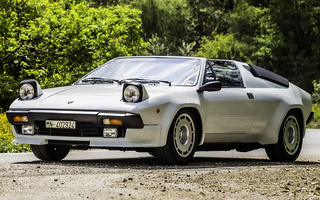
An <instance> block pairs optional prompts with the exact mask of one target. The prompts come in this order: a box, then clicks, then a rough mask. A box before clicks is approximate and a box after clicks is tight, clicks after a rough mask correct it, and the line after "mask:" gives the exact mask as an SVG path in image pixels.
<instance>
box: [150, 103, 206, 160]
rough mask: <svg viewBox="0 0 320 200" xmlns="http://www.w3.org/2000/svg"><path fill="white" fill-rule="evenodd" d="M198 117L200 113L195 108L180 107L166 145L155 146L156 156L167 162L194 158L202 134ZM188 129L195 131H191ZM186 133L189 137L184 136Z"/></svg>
mask: <svg viewBox="0 0 320 200" xmlns="http://www.w3.org/2000/svg"><path fill="white" fill-rule="evenodd" d="M198 117H199V113H197V112H195V111H194V110H193V109H188V108H183V109H180V110H179V111H178V112H177V113H176V115H175V117H174V118H173V120H172V121H171V123H170V128H169V131H168V135H167V139H166V140H167V142H166V145H165V146H163V147H160V148H155V151H154V153H155V155H156V157H157V158H159V159H160V160H162V161H163V162H165V163H167V164H186V163H187V162H189V161H190V160H191V159H192V158H193V155H194V153H195V151H196V148H197V146H198V145H199V139H200V138H199V137H200V136H201V132H200V130H202V128H200V127H201V125H200V126H199V118H198ZM188 130H193V131H191V132H190V133H189V131H188ZM184 133H188V134H186V135H187V137H184V135H185V134H184ZM180 134H181V136H180ZM189 136H190V137H189ZM192 138H194V139H192Z"/></svg>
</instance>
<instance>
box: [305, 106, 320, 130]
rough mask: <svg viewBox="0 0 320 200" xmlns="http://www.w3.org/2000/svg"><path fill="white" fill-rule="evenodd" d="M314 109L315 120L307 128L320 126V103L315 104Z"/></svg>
mask: <svg viewBox="0 0 320 200" xmlns="http://www.w3.org/2000/svg"><path fill="white" fill-rule="evenodd" d="M312 110H313V112H314V115H313V120H312V121H311V122H310V124H309V125H308V126H307V128H317V129H319V128H320V104H313V106H312Z"/></svg>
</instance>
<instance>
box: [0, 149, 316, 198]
mask: <svg viewBox="0 0 320 200" xmlns="http://www.w3.org/2000/svg"><path fill="white" fill-rule="evenodd" d="M92 153H94V151H93V152H92ZM77 154H79V155H81V154H85V153H84V152H83V153H82V152H77ZM109 154H110V153H109ZM25 155H26V156H30V155H29V154H25ZM46 198H50V199H71V198H72V199H213V198H214V199H320V159H319V158H318V157H316V158H315V157H310V158H309V157H306V156H303V157H301V158H299V160H298V161H296V162H294V163H276V162H270V161H269V160H267V159H266V158H252V157H250V158H221V157H206V156H201V157H196V158H195V159H194V160H193V161H192V162H191V163H189V164H188V165H186V166H168V165H162V164H161V163H159V161H158V160H157V159H155V158H152V157H151V156H146V155H144V156H142V157H139V156H136V157H134V158H109V159H84V160H81V161H79V160H78V161H77V160H66V161H62V162H41V161H30V162H13V163H12V162H11V163H1V164H0V199H46Z"/></svg>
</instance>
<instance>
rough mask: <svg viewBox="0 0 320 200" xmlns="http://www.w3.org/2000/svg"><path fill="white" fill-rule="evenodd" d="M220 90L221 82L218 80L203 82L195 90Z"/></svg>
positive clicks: (201, 91)
mask: <svg viewBox="0 0 320 200" xmlns="http://www.w3.org/2000/svg"><path fill="white" fill-rule="evenodd" d="M220 90H221V83H220V81H212V82H208V83H206V84H204V85H203V86H201V87H200V88H199V89H198V90H197V92H199V93H203V92H204V91H207V92H213V91H220Z"/></svg>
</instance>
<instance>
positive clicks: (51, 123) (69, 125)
mask: <svg viewBox="0 0 320 200" xmlns="http://www.w3.org/2000/svg"><path fill="white" fill-rule="evenodd" d="M46 128H60V129H76V122H75V121H58V120H46Z"/></svg>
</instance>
